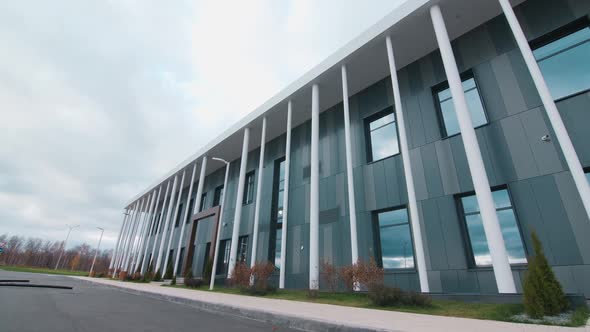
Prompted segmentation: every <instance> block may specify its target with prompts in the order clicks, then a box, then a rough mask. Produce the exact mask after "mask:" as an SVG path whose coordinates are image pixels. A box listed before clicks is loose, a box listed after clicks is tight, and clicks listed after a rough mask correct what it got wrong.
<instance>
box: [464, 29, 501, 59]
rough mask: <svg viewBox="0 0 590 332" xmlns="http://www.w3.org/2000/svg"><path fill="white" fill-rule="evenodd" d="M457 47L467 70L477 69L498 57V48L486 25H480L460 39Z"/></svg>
mask: <svg viewBox="0 0 590 332" xmlns="http://www.w3.org/2000/svg"><path fill="white" fill-rule="evenodd" d="M457 46H458V47H457V49H458V51H459V53H461V57H462V58H463V65H464V66H465V67H466V68H472V67H475V66H476V65H478V64H480V63H482V62H484V61H488V60H489V59H490V58H491V57H493V56H495V55H496V48H495V47H494V44H493V43H492V39H491V38H490V35H489V34H488V30H487V29H486V26H485V25H480V26H479V27H477V28H475V29H473V30H471V31H469V32H468V33H466V34H464V35H463V36H461V38H458V40H457Z"/></svg>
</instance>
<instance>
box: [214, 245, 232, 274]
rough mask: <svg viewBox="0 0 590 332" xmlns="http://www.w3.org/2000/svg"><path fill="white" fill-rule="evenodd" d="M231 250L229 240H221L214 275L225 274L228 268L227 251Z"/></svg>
mask: <svg viewBox="0 0 590 332" xmlns="http://www.w3.org/2000/svg"><path fill="white" fill-rule="evenodd" d="M230 249H231V239H227V240H221V241H220V242H219V257H217V268H216V269H215V271H216V272H215V274H216V275H217V274H226V273H227V268H228V266H229V251H230Z"/></svg>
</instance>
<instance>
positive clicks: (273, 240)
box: [268, 158, 285, 269]
mask: <svg viewBox="0 0 590 332" xmlns="http://www.w3.org/2000/svg"><path fill="white" fill-rule="evenodd" d="M284 194H285V158H280V159H277V160H275V165H274V174H273V194H272V205H271V216H272V220H271V227H272V228H271V233H270V234H271V235H270V239H269V241H270V243H269V246H268V247H269V253H268V259H269V261H271V262H273V263H274V265H275V267H276V268H277V269H280V268H281V239H282V236H283V197H284Z"/></svg>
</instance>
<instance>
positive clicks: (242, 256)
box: [238, 235, 248, 263]
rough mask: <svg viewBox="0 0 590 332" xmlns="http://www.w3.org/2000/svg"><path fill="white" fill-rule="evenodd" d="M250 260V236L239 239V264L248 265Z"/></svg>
mask: <svg viewBox="0 0 590 332" xmlns="http://www.w3.org/2000/svg"><path fill="white" fill-rule="evenodd" d="M247 260H248V235H244V236H240V238H239V239H238V262H240V263H246V261H247Z"/></svg>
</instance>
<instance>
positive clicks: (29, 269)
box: [0, 266, 88, 277]
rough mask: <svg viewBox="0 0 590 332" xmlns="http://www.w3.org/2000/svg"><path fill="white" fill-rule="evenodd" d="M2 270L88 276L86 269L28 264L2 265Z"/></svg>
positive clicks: (0, 268)
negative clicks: (67, 268)
mask: <svg viewBox="0 0 590 332" xmlns="http://www.w3.org/2000/svg"><path fill="white" fill-rule="evenodd" d="M0 270H5V271H14V272H30V273H45V274H60V275H67V276H82V277H86V276H88V272H86V271H70V270H54V269H44V268H38V267H27V266H0Z"/></svg>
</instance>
